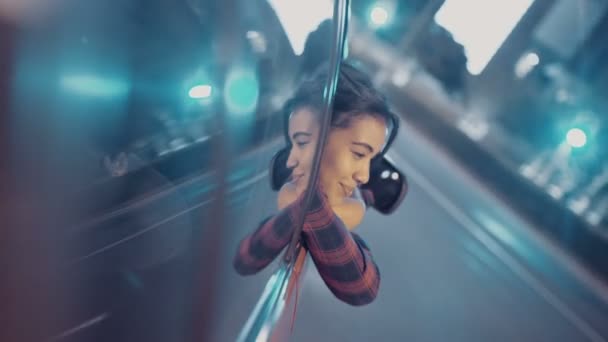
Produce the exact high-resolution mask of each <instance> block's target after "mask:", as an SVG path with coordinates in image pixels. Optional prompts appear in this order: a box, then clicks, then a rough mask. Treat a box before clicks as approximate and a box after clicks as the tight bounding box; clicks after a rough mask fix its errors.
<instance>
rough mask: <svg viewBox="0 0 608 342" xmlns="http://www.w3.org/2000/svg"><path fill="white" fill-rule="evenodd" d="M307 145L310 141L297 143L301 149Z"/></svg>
mask: <svg viewBox="0 0 608 342" xmlns="http://www.w3.org/2000/svg"><path fill="white" fill-rule="evenodd" d="M306 144H308V141H296V145H298V146H299V147H302V146H304V145H306Z"/></svg>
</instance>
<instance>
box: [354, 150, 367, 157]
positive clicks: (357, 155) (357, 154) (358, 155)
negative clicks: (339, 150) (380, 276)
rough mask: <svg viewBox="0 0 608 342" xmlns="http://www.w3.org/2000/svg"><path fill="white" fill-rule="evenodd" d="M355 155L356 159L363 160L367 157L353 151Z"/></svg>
mask: <svg viewBox="0 0 608 342" xmlns="http://www.w3.org/2000/svg"><path fill="white" fill-rule="evenodd" d="M353 154H354V155H355V159H363V157H365V155H364V154H363V153H359V152H354V151H353Z"/></svg>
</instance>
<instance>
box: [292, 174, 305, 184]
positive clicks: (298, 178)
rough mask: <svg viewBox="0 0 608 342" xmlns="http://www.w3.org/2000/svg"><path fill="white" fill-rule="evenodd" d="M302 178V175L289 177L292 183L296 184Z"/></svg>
mask: <svg viewBox="0 0 608 342" xmlns="http://www.w3.org/2000/svg"><path fill="white" fill-rule="evenodd" d="M302 177H304V175H303V174H299V175H292V176H291V181H292V182H294V183H297V182H298V181H300V179H302Z"/></svg>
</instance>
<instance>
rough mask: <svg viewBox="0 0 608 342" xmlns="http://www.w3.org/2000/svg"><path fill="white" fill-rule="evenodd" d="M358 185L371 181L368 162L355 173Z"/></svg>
mask: <svg viewBox="0 0 608 342" xmlns="http://www.w3.org/2000/svg"><path fill="white" fill-rule="evenodd" d="M354 178H355V181H356V182H357V185H363V184H366V183H367V182H368V181H369V163H366V164H365V166H364V167H362V168H361V170H359V171H358V172H357V173H355V177H354Z"/></svg>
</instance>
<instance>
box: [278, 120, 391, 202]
mask: <svg viewBox="0 0 608 342" xmlns="http://www.w3.org/2000/svg"><path fill="white" fill-rule="evenodd" d="M386 131H387V129H386V124H385V122H384V120H382V119H380V118H376V117H373V116H371V115H359V116H357V117H355V118H353V119H352V120H351V122H350V125H349V126H348V127H347V128H332V129H331V131H330V133H329V136H328V139H327V144H326V145H325V151H324V153H323V159H322V160H321V166H320V170H319V182H320V184H321V186H322V187H323V190H324V191H325V194H326V195H327V197H328V199H329V201H330V203H331V204H334V203H339V202H340V201H341V200H343V199H344V197H348V196H350V195H351V194H352V192H353V190H354V189H355V187H357V186H359V185H362V184H365V183H367V181H368V180H369V167H370V161H371V159H372V158H373V157H375V156H376V155H377V154H378V153H380V151H381V149H382V147H383V146H384V143H385V140H386ZM319 135H320V126H319V123H318V120H317V116H316V115H315V113H314V112H312V111H311V110H309V109H306V108H303V109H299V110H297V111H295V112H294V113H293V114H292V115H291V117H290V119H289V138H290V139H291V143H292V146H293V147H292V148H291V151H290V153H289V158H288V159H287V167H288V168H292V169H293V171H292V181H293V182H294V183H295V185H296V188H297V189H299V190H300V191H302V190H303V189H305V187H306V186H307V184H308V181H309V177H310V173H311V170H312V163H313V158H314V153H315V148H316V144H317V141H318V140H319Z"/></svg>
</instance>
